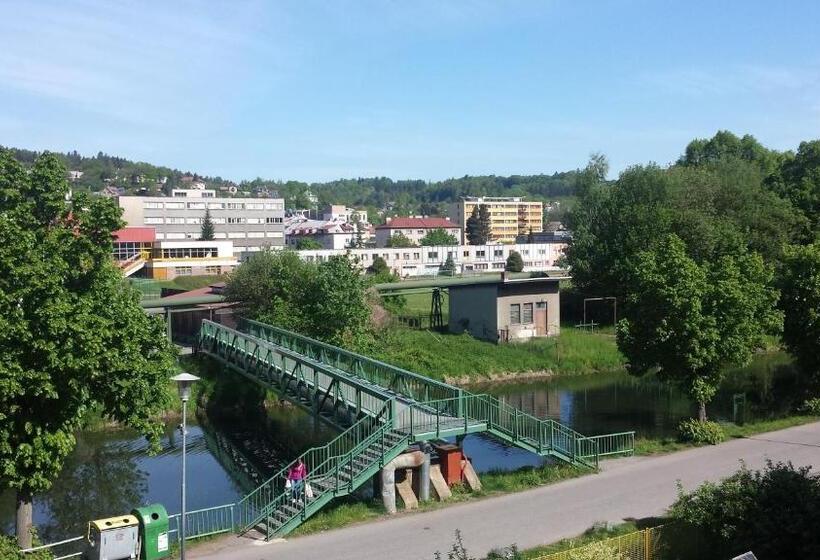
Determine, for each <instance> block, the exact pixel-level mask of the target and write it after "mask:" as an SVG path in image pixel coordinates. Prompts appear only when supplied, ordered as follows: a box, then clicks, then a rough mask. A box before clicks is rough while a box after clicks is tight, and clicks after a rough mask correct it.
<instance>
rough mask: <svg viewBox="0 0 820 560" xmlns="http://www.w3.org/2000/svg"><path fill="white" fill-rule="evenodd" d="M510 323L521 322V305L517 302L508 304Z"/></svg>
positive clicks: (517, 323)
mask: <svg viewBox="0 0 820 560" xmlns="http://www.w3.org/2000/svg"><path fill="white" fill-rule="evenodd" d="M510 324H511V325H520V324H521V305H520V304H518V303H513V304H511V305H510Z"/></svg>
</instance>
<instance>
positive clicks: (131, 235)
mask: <svg viewBox="0 0 820 560" xmlns="http://www.w3.org/2000/svg"><path fill="white" fill-rule="evenodd" d="M112 235H113V236H114V240H115V241H123V242H125V241H129V242H132V243H153V242H154V241H156V239H157V232H156V230H155V229H154V228H152V227H127V228H123V229H118V230H117V231H115V232H113V233H112Z"/></svg>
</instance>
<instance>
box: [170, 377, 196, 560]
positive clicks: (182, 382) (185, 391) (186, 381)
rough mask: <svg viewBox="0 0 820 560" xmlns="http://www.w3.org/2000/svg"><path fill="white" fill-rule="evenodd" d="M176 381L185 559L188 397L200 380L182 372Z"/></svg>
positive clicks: (182, 559) (182, 558) (181, 551)
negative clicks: (180, 402)
mask: <svg viewBox="0 0 820 560" xmlns="http://www.w3.org/2000/svg"><path fill="white" fill-rule="evenodd" d="M171 381H176V384H177V388H178V389H179V398H180V399H182V424H180V426H179V429H180V430H181V431H182V513H181V514H180V516H179V527H178V529H179V557H180V560H185V451H186V447H187V443H188V442H187V440H186V436H187V435H188V429H187V425H188V423H187V417H188V399H189V398H191V386H192V385H193V384H194V383H195V382H196V381H199V377H197V376H196V375H191V374H190V373H180V374H179V375H175V376H174V377H172V378H171Z"/></svg>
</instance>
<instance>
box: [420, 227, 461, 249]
mask: <svg viewBox="0 0 820 560" xmlns="http://www.w3.org/2000/svg"><path fill="white" fill-rule="evenodd" d="M421 245H422V247H434V246H441V245H458V239H456V236H455V235H452V234H450V233H447V231H446V230H445V229H444V228H436V229H434V230H430V231H428V232H427V235H425V236H424V237H422V238H421Z"/></svg>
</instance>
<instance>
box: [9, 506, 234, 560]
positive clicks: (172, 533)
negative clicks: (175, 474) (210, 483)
mask: <svg viewBox="0 0 820 560" xmlns="http://www.w3.org/2000/svg"><path fill="white" fill-rule="evenodd" d="M179 518H180V514H178V513H175V514H172V515H169V516H168V524H169V527H168V537H169V541H170V542H172V543H176V542H178V541H179ZM185 519H186V521H187V523H186V525H185V529H186V531H185V541H186V542H187V541H190V540H194V539H201V538H202V537H208V536H211V535H218V534H221V533H231V532H234V531H235V530H236V529H237V526H236V504H224V505H221V506H216V507H211V508H205V509H197V510H193V511H188V512H185ZM86 542H87V541H86V537H84V536H80V537H73V538H70V539H65V540H62V541H58V542H53V543H49V544H44V545H39V546H34V547H32V548H26V549H24V550H22V551H21V553H22V554H23V558H25V555H26V554H31V553H32V552H38V551H40V550H49V551H50V552H51V553H52V554H53V555H54V558H53V560H68V559H69V558H80V557H82V556H83V555H84V554H85V552H86ZM69 550H71V551H73V552H69ZM3 560H5V559H3Z"/></svg>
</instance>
